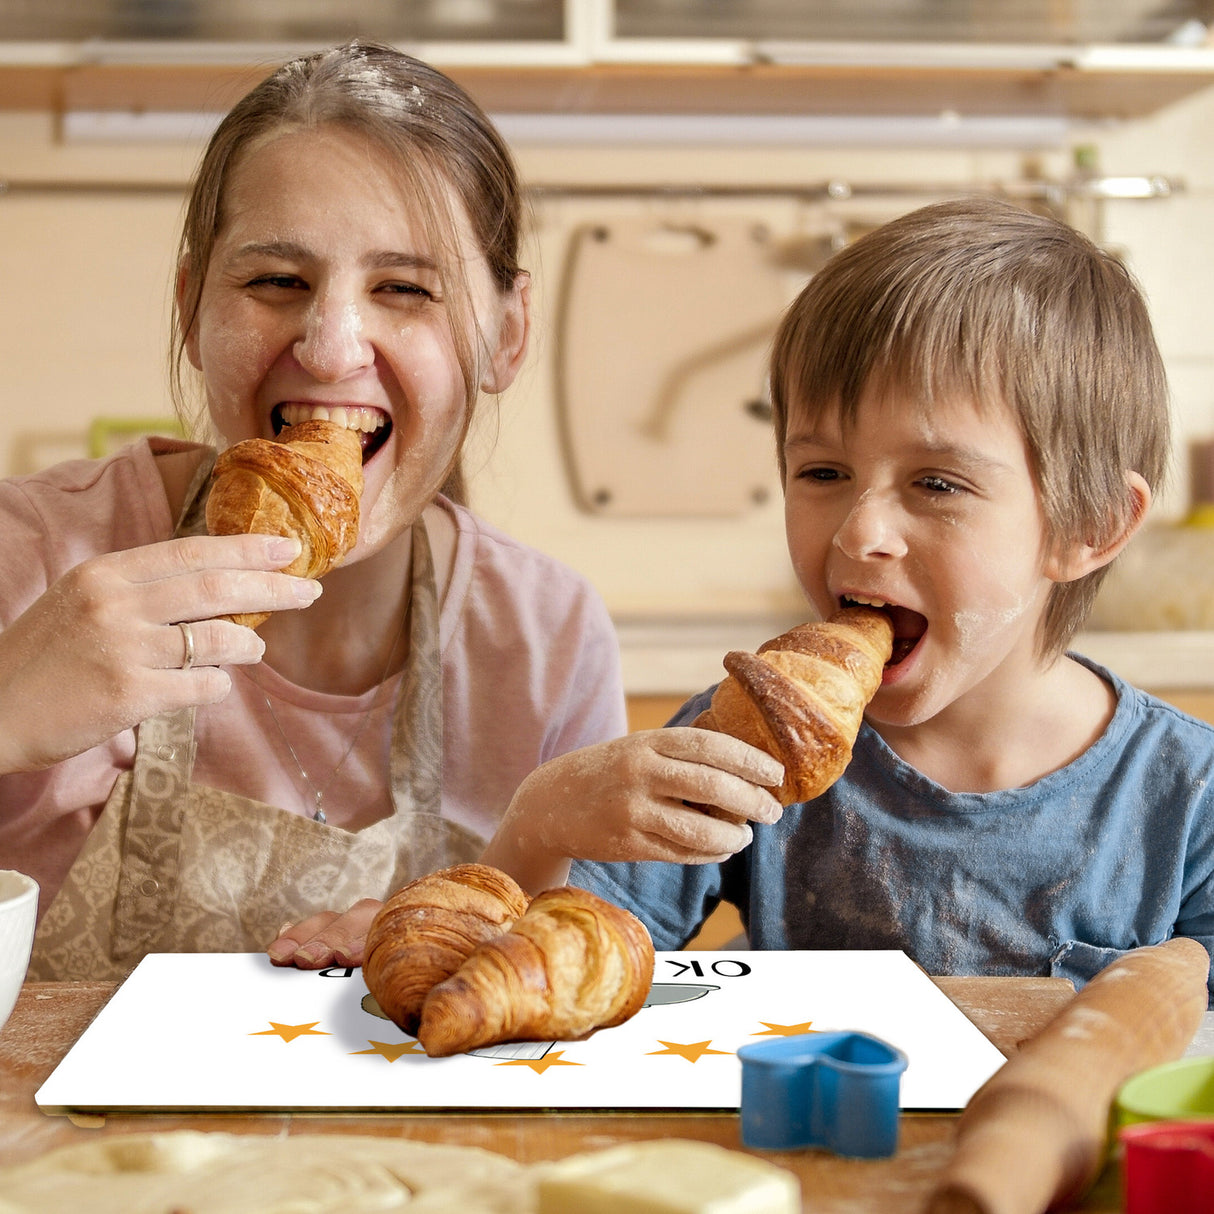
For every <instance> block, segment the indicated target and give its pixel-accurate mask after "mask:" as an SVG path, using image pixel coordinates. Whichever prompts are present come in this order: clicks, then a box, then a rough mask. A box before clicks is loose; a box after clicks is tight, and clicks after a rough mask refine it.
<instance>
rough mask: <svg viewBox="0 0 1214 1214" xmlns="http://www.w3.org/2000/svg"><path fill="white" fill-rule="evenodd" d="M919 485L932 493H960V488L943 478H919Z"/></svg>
mask: <svg viewBox="0 0 1214 1214" xmlns="http://www.w3.org/2000/svg"><path fill="white" fill-rule="evenodd" d="M919 484H921V485H922V486H923V487H924V488H925V489H929V490H931V492H932V493H960V492H961V486H960V485H957V484H955V483H954V482H953V481H950V480H946V479H945V478H944V477H943V476H921V477H920V478H919Z"/></svg>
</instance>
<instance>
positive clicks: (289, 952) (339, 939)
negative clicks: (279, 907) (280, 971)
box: [266, 898, 383, 970]
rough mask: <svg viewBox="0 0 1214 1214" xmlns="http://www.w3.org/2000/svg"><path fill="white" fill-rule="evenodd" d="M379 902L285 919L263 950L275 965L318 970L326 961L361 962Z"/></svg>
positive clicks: (328, 963) (353, 963) (326, 964)
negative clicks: (301, 917)
mask: <svg viewBox="0 0 1214 1214" xmlns="http://www.w3.org/2000/svg"><path fill="white" fill-rule="evenodd" d="M382 905H383V904H382V903H381V902H377V901H376V900H375V899H374V898H364V899H363V900H362V901H361V902H356V903H355V904H354V905H353V906H352V907H350V909H349V910H348V911H344V912H338V911H321V912H320V914H317V915H311V916H309V917H308V918H307V919H304V920H303V921H302V922H300V923H286V924H284V925H283V927H282V928H281V929H280V930H279V933H278V939H277V940H275V941H274V942H273V943H272V944H271V945H270V947H269V948H268V949H267V950H266V952H267V953H268V954H269V957H270V960H271V961H272V962H273V963H274V964H275V965H294V966H296V967H297V968H299V969H301V970H319V969H324V968H325V967H326V966H328V965H355V966H357V965H362V963H363V946H364V944H365V943H366V939H367V932H368V931H369V930H370V928H371V921H372V920H373V919H374V918H375V914H376V912H377V911H378V910H379V908H380V906H382Z"/></svg>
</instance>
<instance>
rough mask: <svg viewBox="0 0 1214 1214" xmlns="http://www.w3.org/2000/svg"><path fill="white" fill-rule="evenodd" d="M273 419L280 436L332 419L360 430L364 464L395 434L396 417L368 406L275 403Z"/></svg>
mask: <svg viewBox="0 0 1214 1214" xmlns="http://www.w3.org/2000/svg"><path fill="white" fill-rule="evenodd" d="M270 420H271V422H272V424H273V426H274V435H275V437H277V436H278V435H280V434H281V433H282V432H283V430H285V429H286V428H287V427H288V426H294V425H298V424H299V423H300V422H306V421H313V420H320V421H327V422H332V423H333V424H334V425H335V426H342V427H344V428H345V429H347V430H357V431H358V437H359V441H360V442H361V443H362V449H363V463H364V464H365V463H366V462H367V460H369V459H370V458H371V456H373V455H374V454H375V453H376V451H378V450H379V449H380V447H382V446H383V445H384V443H385V442H386V441H387V438H388V435H389V434H391V433H392V419H391V418H390V417H389V416H388V415H387V414H386V413H385V412H384V411H383V410H382V409H373V408H370V407H368V406H366V405H355V406H351V407H348V408H347V407H344V406H333V407H330V406H328V405H294V404H290V405H275V406H274V412H273V413H272V414H271V417H270Z"/></svg>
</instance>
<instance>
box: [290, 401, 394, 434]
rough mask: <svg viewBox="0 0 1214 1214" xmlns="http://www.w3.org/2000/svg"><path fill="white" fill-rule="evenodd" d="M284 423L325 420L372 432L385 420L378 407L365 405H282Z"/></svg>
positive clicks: (346, 428)
mask: <svg viewBox="0 0 1214 1214" xmlns="http://www.w3.org/2000/svg"><path fill="white" fill-rule="evenodd" d="M279 411H280V412H281V414H282V420H283V423H284V424H285V425H288V426H297V425H298V424H299V423H300V422H307V421H326V422H332V423H333V425H335V426H341V427H342V429H344V430H360V431H362V432H363V433H364V434H372V433H374V432H375V431H376V430H378V429H379V428H380V427H381V426H383V425H384V424H385V423H386V422H387V417H386V415H385V414H384V413H382V412H381V411H380V410H379V409H370V408H367V407H366V406H365V405H339V406H336V407H333V408H330V407H329V406H328V405H283V406H282V407H281V409H280V410H279Z"/></svg>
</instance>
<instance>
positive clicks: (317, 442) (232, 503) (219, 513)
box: [207, 419, 363, 628]
mask: <svg viewBox="0 0 1214 1214" xmlns="http://www.w3.org/2000/svg"><path fill="white" fill-rule="evenodd" d="M211 475H212V484H211V493H210V496H209V497H208V498H207V530H208V531H209V532H210V534H211V535H241V534H245V533H248V532H257V533H260V534H262V535H286V536H294V537H295V538H296V539H298V540H299V542H300V545H301V551H300V554H299V556H297V557H296V558H295V560H294V561H292V562H291V564H289V565H288V566H287V567H286V568H285V570H284V572H285V573H291V574H294V575H295V576H296V577H306V578H315V577H322V576H323V575H324V574H326V573H328V572H329V570H330V569H332V568H333V567H334V566H335V565H337V564H338V563H339V562H340V561H341V559H342V557H344V556H345V555H346V553H348V552H349V551H350V549H351V548H353V547H354V544H355V542H356V541H357V540H358V507H359V499H360V498H361V496H362V491H363V469H362V443H361V441H360V439H359V437H358V434H357V432H355V431H353V430H347V429H346V428H345V427H344V426H337V425H334V424H333V423H332V422H328V421H324V420H320V419H316V420H312V421H306V422H300V423H299V424H298V425H295V426H290V427H288V428H287V429H286V430H284V431H283V439H282V441H279V442H272V441H270V440H269V439H265V438H250V439H246V440H245V441H244V442H242V443H237V444H236V445H235V446H232V447H229V448H228V449H227V450H226V451H221V452H220V453H219V456H218V457H217V458H216V460H215V469H214V471H213V472H212V474H211ZM229 618H230V619H232V620H234V621H235V622H236V623H238V624H247V625H248V626H249V627H250V628H256V627H257V625H258V624H260V623H262V622H263V621H264V620H266V619H267V618H268V613H249V614H244V615H233V616H230V617H229Z"/></svg>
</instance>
